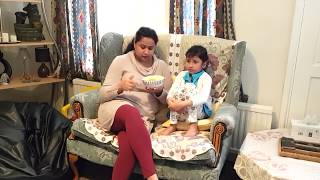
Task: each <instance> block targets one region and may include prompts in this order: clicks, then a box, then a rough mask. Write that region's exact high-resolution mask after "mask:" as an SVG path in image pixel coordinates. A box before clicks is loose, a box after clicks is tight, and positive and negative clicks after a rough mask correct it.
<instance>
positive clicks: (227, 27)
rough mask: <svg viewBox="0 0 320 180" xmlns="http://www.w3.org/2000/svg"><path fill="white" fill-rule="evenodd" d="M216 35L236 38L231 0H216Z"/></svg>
mask: <svg viewBox="0 0 320 180" xmlns="http://www.w3.org/2000/svg"><path fill="white" fill-rule="evenodd" d="M216 4H217V6H216V14H217V19H216V21H215V27H216V36H217V37H220V38H224V39H232V40H236V35H235V33H234V27H233V21H232V0H216Z"/></svg>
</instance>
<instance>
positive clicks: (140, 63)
mask: <svg viewBox="0 0 320 180" xmlns="http://www.w3.org/2000/svg"><path fill="white" fill-rule="evenodd" d="M157 42H158V36H157V34H156V32H155V31H154V30H153V29H150V28H147V27H141V28H140V29H139V30H138V31H137V32H136V35H135V37H134V38H133V40H132V42H131V44H129V45H128V48H127V50H126V51H125V54H123V55H120V56H117V57H116V58H115V59H114V60H113V62H112V64H111V65H110V67H109V70H108V73H107V75H106V78H105V81H104V83H103V86H102V88H101V89H100V92H99V95H100V106H99V110H98V123H99V124H100V126H102V127H103V128H105V129H106V130H108V131H111V132H114V133H117V135H118V142H119V154H118V158H117V160H116V162H115V165H114V168H113V173H112V179H128V178H129V176H130V174H131V172H132V170H133V167H134V164H135V161H136V159H137V160H138V162H139V164H140V167H141V171H142V174H143V176H144V177H145V178H147V179H150V180H151V179H158V177H157V175H156V172H155V165H154V162H153V159H152V147H151V141H150V135H149V132H148V130H149V131H150V129H151V128H152V125H151V124H152V123H151V122H150V121H152V120H154V119H155V113H156V112H158V110H159V105H160V104H159V103H163V104H165V103H166V97H167V90H168V89H169V88H170V86H171V84H172V81H171V77H170V72H169V68H168V66H167V64H166V63H165V62H164V61H162V60H160V59H158V58H157V57H156V56H155V55H154V51H155V48H156V45H157ZM149 75H162V76H164V77H165V83H164V86H163V87H161V88H158V89H145V88H144V86H143V84H142V78H143V77H145V76H149Z"/></svg>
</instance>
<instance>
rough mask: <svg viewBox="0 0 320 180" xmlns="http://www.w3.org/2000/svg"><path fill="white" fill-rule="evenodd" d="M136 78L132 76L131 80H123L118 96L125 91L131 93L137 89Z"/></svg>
mask: <svg viewBox="0 0 320 180" xmlns="http://www.w3.org/2000/svg"><path fill="white" fill-rule="evenodd" d="M133 78H134V76H133V75H132V76H130V77H129V79H122V80H121V81H120V84H119V89H118V94H120V93H122V92H123V91H131V90H133V89H134V88H135V87H136V83H135V82H134V80H133Z"/></svg>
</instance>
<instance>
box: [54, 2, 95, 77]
mask: <svg viewBox="0 0 320 180" xmlns="http://www.w3.org/2000/svg"><path fill="white" fill-rule="evenodd" d="M54 3H55V5H54V6H55V13H56V14H55V18H54V22H55V25H56V27H55V28H56V38H57V43H58V46H59V47H60V51H61V52H62V54H61V56H62V60H61V64H62V66H61V71H62V72H61V74H63V73H68V74H70V76H71V78H75V77H78V78H82V79H87V80H98V73H97V64H96V62H97V54H98V33H97V18H96V15H97V12H96V10H97V6H96V0H55V2H54Z"/></svg>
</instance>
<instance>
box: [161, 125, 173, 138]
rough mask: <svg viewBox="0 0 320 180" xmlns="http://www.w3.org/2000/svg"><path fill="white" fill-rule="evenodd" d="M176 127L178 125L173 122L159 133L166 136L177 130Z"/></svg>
mask: <svg viewBox="0 0 320 180" xmlns="http://www.w3.org/2000/svg"><path fill="white" fill-rule="evenodd" d="M176 129H177V127H176V125H172V124H171V125H170V126H169V127H167V128H166V129H165V130H163V131H161V132H159V135H164V136H166V135H169V134H170V133H172V132H175V131H176Z"/></svg>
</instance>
